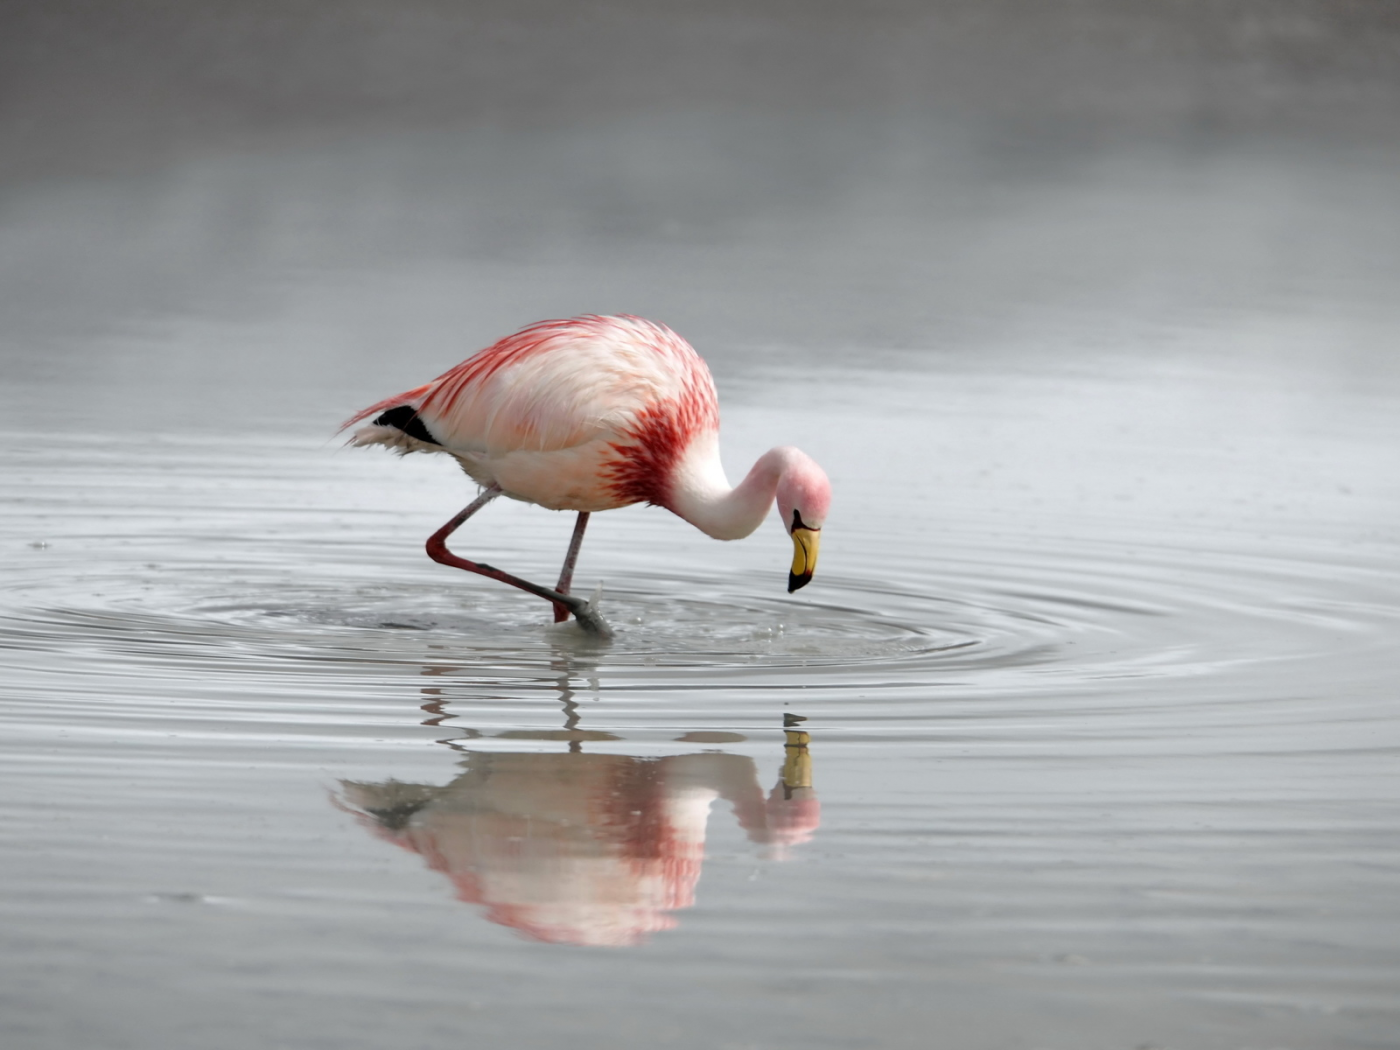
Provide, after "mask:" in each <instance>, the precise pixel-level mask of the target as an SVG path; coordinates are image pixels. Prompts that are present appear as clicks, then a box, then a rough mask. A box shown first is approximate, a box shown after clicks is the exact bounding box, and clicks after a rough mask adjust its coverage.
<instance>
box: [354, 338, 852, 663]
mask: <svg viewBox="0 0 1400 1050" xmlns="http://www.w3.org/2000/svg"><path fill="white" fill-rule="evenodd" d="M371 417H373V418H372V419H371ZM367 419H368V420H371V421H370V422H369V423H368V424H367V425H365V426H362V427H360V428H359V429H357V430H356V431H355V432H354V434H353V435H352V437H351V444H353V445H355V446H365V445H384V446H386V447H388V448H390V449H393V450H394V451H396V452H398V453H399V454H401V455H406V454H408V453H410V452H442V453H446V454H447V455H449V456H451V457H452V458H453V459H455V460H456V461H457V462H458V463H459V464H460V465H461V467H462V469H463V470H464V471H465V472H466V473H467V474H468V475H469V476H470V477H471V478H472V480H473V481H475V482H476V483H477V484H478V485H479V486H480V487H481V493H480V495H479V496H478V497H477V498H476V499H475V500H474V501H473V502H471V503H470V504H468V505H467V507H466V508H465V509H463V510H462V511H461V512H460V513H458V514H457V515H456V516H455V517H454V518H452V520H451V521H449V522H448V523H447V524H446V525H444V526H443V527H442V528H440V529H438V531H437V532H435V533H433V535H432V536H431V537H430V538H429V539H428V542H427V550H428V556H429V557H430V558H432V559H433V560H434V561H436V562H439V563H441V564H443V565H450V566H453V567H455V568H458V569H465V570H466V571H468V572H474V573H479V574H480V575H482V576H486V577H489V578H491V579H494V580H499V581H500V582H502V583H507V584H510V585H511V586H513V587H518V588H520V589H521V590H523V591H528V592H529V593H530V594H534V595H537V596H539V597H541V598H544V599H546V600H547V601H549V602H552V603H553V605H554V619H555V622H562V621H564V620H567V619H568V617H569V614H570V613H572V614H573V615H574V617H575V618H576V619H577V620H578V622H579V624H580V625H581V626H582V627H584V628H585V629H586V630H590V631H592V632H594V633H596V634H600V635H604V636H606V635H608V634H609V630H608V627H607V624H606V623H605V622H604V621H603V619H602V618H601V617H600V616H599V615H598V613H597V610H595V609H594V608H593V607H592V605H591V603H589V602H587V601H585V600H583V599H581V598H579V597H577V596H576V595H573V594H570V592H569V589H570V586H571V584H572V582H573V572H574V564H575V563H576V562H577V560H578V553H579V548H580V546H581V545H582V543H583V534H584V530H585V529H586V528H587V526H588V519H589V516H590V515H591V514H593V513H594V512H595V511H602V510H611V509H613V508H616V507H626V506H629V505H630V504H633V503H643V502H645V503H649V504H652V505H654V506H659V507H665V508H666V509H667V510H669V511H671V512H672V513H674V514H676V515H678V516H679V517H681V518H683V519H685V520H686V521H688V522H690V524H692V525H694V526H695V527H696V528H698V529H699V530H700V531H701V532H703V533H705V534H706V535H708V536H712V537H714V538H715V539H719V540H735V539H741V538H743V537H744V536H747V535H749V534H750V533H751V532H753V531H754V530H755V529H756V528H758V526H759V523H760V522H762V521H763V519H764V518H765V517H766V516H767V514H768V511H769V509H770V508H771V507H772V506H773V503H774V500H775V499H776V501H777V504H778V510H779V512H780V513H781V515H782V522H783V527H784V529H786V530H787V533H788V535H789V536H790V537H791V538H792V542H793V560H792V567H791V569H790V571H789V573H788V592H789V593H791V592H793V591H795V590H797V589H798V588H799V587H805V586H806V585H807V584H808V583H809V582H810V581H811V579H812V573H813V571H814V570H815V569H816V565H817V550H818V545H819V542H820V540H821V528H822V524H823V522H824V521H825V519H826V513H827V508H828V507H829V506H830V503H831V484H830V482H829V481H828V480H827V476H826V474H825V473H824V472H823V471H822V469H821V467H819V466H817V464H816V463H815V462H814V461H813V460H812V459H811V457H809V456H808V455H806V454H805V453H803V452H802V451H800V450H799V449H796V448H792V447H790V446H781V447H778V448H774V449H771V450H770V451H768V452H765V453H764V454H763V455H762V456H760V457H759V459H758V462H757V463H755V464H754V466H753V468H752V469H751V470H750V471H749V473H748V476H747V477H745V478H744V480H743V481H741V482H740V483H739V484H738V485H737V486H730V484H729V481H728V480H727V478H726V477H725V473H724V468H723V466H722V465H721V464H720V457H719V402H718V399H717V398H716V395H715V385H714V381H713V380H712V379H711V378H710V370H709V369H708V368H707V367H706V365H705V362H704V361H703V360H702V359H701V357H700V355H699V354H697V353H696V352H695V350H694V349H692V348H691V346H690V344H689V343H687V342H686V341H685V340H684V339H682V338H681V337H680V336H679V335H677V334H676V333H675V332H673V331H671V329H669V328H667V327H666V326H665V325H661V324H657V323H655V322H652V321H647V320H644V319H642V318H640V317H633V316H630V315H620V316H614V317H601V316H597V315H594V314H588V315H584V316H581V317H573V318H569V319H565V320H553V321H539V322H537V323H535V324H532V325H529V326H527V327H525V328H523V329H521V330H520V331H518V332H516V333H515V334H514V335H509V336H506V337H505V338H504V339H502V340H500V341H499V342H497V343H494V344H493V345H491V346H488V347H487V348H486V349H484V350H482V351H480V352H478V353H476V354H474V355H472V356H471V357H469V358H467V359H466V360H465V361H463V362H462V363H461V364H459V365H457V366H456V367H455V368H451V369H449V370H448V371H446V372H444V373H443V374H442V375H440V376H438V377H437V378H436V379H434V380H433V381H432V382H430V383H425V384H424V385H423V386H420V387H415V388H414V389H412V390H409V391H406V392H404V393H402V394H396V395H394V396H393V397H389V398H385V399H384V400H383V401H379V402H376V403H375V404H373V405H370V406H369V407H368V408H366V409H364V410H363V411H361V412H358V413H356V414H355V415H354V416H352V417H351V418H350V419H348V420H346V422H345V423H344V424H343V425H342V427H341V429H342V430H344V429H346V428H348V427H351V426H354V425H355V424H357V423H362V422H364V421H365V420H367ZM497 496H508V497H510V498H512V499H517V500H522V501H524V502H526V503H535V504H538V505H539V506H541V507H547V508H549V509H550V510H571V511H575V512H577V514H578V517H577V519H576V521H575V524H574V532H573V537H572V539H571V540H570V543H569V548H568V552H567V554H566V555H565V559H564V567H563V571H562V572H561V573H560V576H559V582H558V583H557V584H556V585H555V587H554V588H553V589H550V588H547V587H542V586H539V585H537V584H534V583H530V582H529V581H527V580H523V579H520V578H519V577H517V576H512V575H511V574H509V573H506V572H502V571H501V570H500V569H497V568H495V567H493V566H491V565H487V564H486V563H484V562H473V561H469V560H467V559H466V558H462V557H460V556H458V555H456V554H454V553H452V552H451V551H450V550H448V549H447V538H448V537H449V536H450V535H451V534H452V533H453V532H455V531H456V530H457V529H458V528H460V527H461V525H462V523H463V522H465V521H466V520H467V519H468V518H470V517H471V516H472V515H474V514H475V513H476V512H477V511H479V510H480V509H481V508H482V507H484V506H486V504H488V503H490V502H491V501H492V500H493V499H495V498H496V497H497Z"/></svg>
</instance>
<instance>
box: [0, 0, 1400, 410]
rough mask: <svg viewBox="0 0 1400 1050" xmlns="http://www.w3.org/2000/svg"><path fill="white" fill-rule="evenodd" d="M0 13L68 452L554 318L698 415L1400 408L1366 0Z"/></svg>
mask: <svg viewBox="0 0 1400 1050" xmlns="http://www.w3.org/2000/svg"><path fill="white" fill-rule="evenodd" d="M0 23H2V24H3V25H4V26H5V31H4V32H3V33H0V297H3V302H4V307H3V317H4V320H3V322H0V368H3V371H4V375H5V380H6V382H5V384H4V387H5V393H6V395H7V400H9V401H10V402H11V405H10V408H9V411H10V412H11V414H12V416H13V414H14V412H16V411H19V408H18V406H19V405H20V404H23V403H26V402H27V401H29V400H32V399H33V398H34V397H36V396H40V395H39V394H38V390H39V389H40V388H47V386H48V385H49V384H52V383H55V382H59V383H61V384H63V386H64V387H65V388H66V389H67V391H68V396H67V404H66V405H65V413H66V416H65V418H66V420H67V424H68V425H70V426H71V425H80V424H82V425H89V426H95V427H98V426H105V425H107V424H109V423H111V422H113V421H114V420H116V419H118V418H127V419H129V418H131V417H133V416H138V417H144V418H146V419H147V420H150V421H159V425H160V426H169V427H172V428H176V429H178V428H181V427H192V426H201V425H210V424H211V423H215V422H216V423H218V424H219V425H221V426H227V425H229V424H230V423H231V422H232V421H235V420H239V419H243V420H259V419H276V420H277V421H278V423H279V425H283V426H286V425H290V424H291V423H292V421H293V420H294V419H295V420H305V422H306V424H307V429H308V430H309V431H313V432H316V433H325V432H326V431H327V428H333V427H334V426H335V424H337V423H338V422H339V420H340V419H341V418H343V417H344V416H345V415H347V414H348V413H349V411H350V410H353V409H354V408H357V407H359V405H360V404H361V403H363V402H364V401H365V400H366V399H367V396H368V399H369V400H373V399H376V398H378V397H379V396H382V393H383V391H384V390H386V389H389V390H393V389H400V388H402V387H404V386H406V385H411V384H412V383H416V382H419V381H421V380H422V379H423V378H425V377H426V376H428V375H433V374H436V373H437V372H438V371H440V370H441V369H442V368H445V367H447V366H448V365H450V364H452V363H455V362H456V361H457V360H459V359H460V358H461V357H463V356H466V354H467V353H469V352H471V351H473V350H475V349H477V348H479V347H481V346H483V345H486V344H487V343H489V342H491V341H493V340H494V339H496V338H498V337H499V336H500V335H502V334H504V333H506V332H509V331H512V330H514V329H515V328H517V327H519V326H521V325H523V324H526V323H528V322H530V321H533V320H536V319H538V318H541V317H549V316H564V315H569V314H573V313H579V312H602V313H607V312H631V313H638V314H642V315H646V316H652V317H655V318H656V319H659V320H662V321H665V322H666V323H668V324H670V325H671V326H672V327H674V328H676V329H677V330H678V331H680V332H681V333H682V334H684V335H685V336H687V338H689V339H690V340H691V341H692V342H693V343H694V344H695V345H696V346H697V347H698V348H699V349H700V350H701V352H702V353H703V354H704V355H705V356H706V357H707V358H708V359H710V361H711V363H712V366H713V367H714V369H715V371H716V375H717V378H718V380H719V382H720V385H721V392H722V393H723V394H725V395H726V396H727V397H730V398H734V397H742V396H743V392H742V385H743V384H742V379H743V377H744V376H746V375H750V374H753V373H754V370H755V369H759V368H761V367H762V366H763V365H764V364H765V363H766V364H768V365H771V366H772V367H773V368H775V369H778V370H779V371H780V370H781V369H782V368H783V367H786V362H788V361H789V360H791V359H793V358H794V356H795V357H796V358H797V359H798V360H799V361H800V362H801V364H802V366H803V367H806V368H833V369H840V368H843V367H855V368H857V369H863V368H869V367H878V366H881V365H883V364H892V365H893V366H896V367H910V366H914V367H918V366H919V364H920V363H921V362H927V361H932V360H935V359H937V360H939V361H940V363H941V366H943V367H952V365H951V364H950V362H967V363H975V364H976V365H977V367H990V368H993V369H995V368H997V367H1001V364H1005V363H1008V362H1017V361H1021V362H1025V361H1027V360H1028V359H1034V360H1036V361H1038V362H1040V364H1041V365H1044V364H1045V363H1047V362H1052V361H1053V362H1073V361H1086V362H1088V363H1087V365H1086V367H1090V368H1096V367H1099V366H1098V365H1097V364H1095V363H1094V362H1096V361H1098V360H1100V359H1101V358H1102V357H1103V356H1104V355H1108V356H1110V357H1114V358H1121V357H1123V356H1124V355H1136V356H1138V357H1140V358H1142V359H1143V360H1144V361H1148V362H1150V361H1152V360H1156V359H1161V358H1162V357H1163V356H1164V355H1165V356H1169V357H1174V358H1177V359H1180V360H1187V361H1191V360H1196V359H1198V358H1199V359H1203V360H1205V361H1206V362H1208V364H1207V366H1206V367H1217V365H1218V363H1219V361H1220V360H1221V359H1222V358H1223V357H1241V356H1243V357H1244V358H1247V359H1253V358H1259V357H1261V356H1262V357H1263V358H1265V359H1267V358H1270V357H1275V356H1277V357H1278V358H1279V359H1280V360H1284V359H1287V360H1290V361H1293V362H1294V363H1293V364H1289V365H1288V366H1287V367H1288V368H1289V369H1294V368H1295V367H1296V361H1297V359H1300V358H1301V359H1306V360H1308V361H1309V362H1311V364H1310V365H1309V366H1308V367H1307V368H1306V369H1305V370H1304V371H1305V372H1306V374H1307V376H1308V378H1307V380H1306V382H1307V383H1313V382H1317V381H1322V382H1325V383H1339V384H1341V385H1343V386H1345V387H1347V388H1349V389H1351V390H1355V389H1357V388H1363V389H1364V388H1368V387H1370V386H1372V385H1374V384H1376V383H1378V382H1381V383H1384V384H1386V385H1388V384H1390V383H1391V382H1392V381H1393V378H1394V365H1393V360H1394V355H1393V354H1392V353H1391V352H1390V346H1391V345H1393V339H1394V333H1395V332H1396V330H1397V307H1396V306H1395V305H1394V298H1395V297H1394V296H1393V294H1392V290H1393V287H1395V283H1396V280H1397V278H1400V189H1397V187H1400V182H1397V178H1396V176H1397V174H1400V138H1397V134H1396V133H1397V131H1400V11H1397V9H1396V8H1395V7H1394V6H1393V5H1389V4H1384V3H1365V2H1307V0H1293V2H1276V0H1269V2H1227V3H1221V2H1204V0H1200V2H1194V0H1189V2H1188V0H1184V2H1151V3H1120V2H1066V0H1056V2H1035V3H1030V2H983V0H979V2H966V3H963V2H940V3H900V2H888V3H880V2H876V3H861V4H848V3H821V2H815V3H814V2H804V3H761V4H751V3H702V4H691V3H687V4H682V3H627V2H621V3H592V4H573V3H547V2H530V0H525V2H516V0H513V2H510V3H470V4H465V3H447V2H425V0H408V2H394V3H387V2H383V3H380V2H346V3H340V2H337V3H329V2H314V0H311V2H308V0H288V2H277V3H268V2H260V0H250V2H239V3H195V4H181V3H156V2H150V3H133V2H122V3H75V2H56V3H6V4H4V5H0ZM1211 362H1214V363H1211ZM1258 363H1259V362H1258V361H1255V362H1254V364H1258ZM957 367H962V365H957ZM1037 367H1039V366H1037ZM1250 367H1251V368H1253V367H1254V365H1250ZM1319 377H1321V378H1319ZM765 383H766V381H765ZM35 384H38V386H36V385H35ZM196 389H197V390H198V394H195V393H194V392H193V391H195V390H196ZM44 396H47V395H44Z"/></svg>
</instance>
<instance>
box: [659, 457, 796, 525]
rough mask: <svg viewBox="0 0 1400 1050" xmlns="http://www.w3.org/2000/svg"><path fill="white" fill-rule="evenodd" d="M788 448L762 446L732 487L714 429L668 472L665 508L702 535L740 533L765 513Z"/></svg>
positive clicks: (768, 507) (770, 505) (780, 473)
mask: <svg viewBox="0 0 1400 1050" xmlns="http://www.w3.org/2000/svg"><path fill="white" fill-rule="evenodd" d="M790 451H791V450H789V449H785V448H775V449H770V450H769V451H767V452H765V453H764V454H763V455H762V456H760V457H759V458H758V462H757V463H755V464H754V465H753V469H752V470H750V471H749V473H748V476H747V477H746V478H744V480H743V481H741V482H740V483H739V484H738V485H737V486H735V487H733V488H731V487H730V485H729V480H728V478H726V477H725V474H724V467H723V466H721V465H720V461H719V441H718V435H715V436H714V437H713V438H709V439H702V440H701V441H697V442H696V443H695V445H692V446H691V448H690V449H689V450H688V452H687V455H686V457H685V459H684V460H683V461H682V462H681V463H680V464H679V465H678V467H677V469H676V471H675V473H674V474H673V475H672V479H671V498H670V501H669V502H668V503H667V508H668V509H669V510H671V511H673V512H674V513H676V514H678V515H680V516H681V517H682V518H684V519H685V520H686V521H688V522H690V523H691V524H692V525H694V526H695V527H696V528H697V529H699V530H700V531H701V532H703V533H705V535H707V536H712V537H714V538H715V539H717V540H738V539H743V538H744V537H745V536H747V535H748V534H749V533H751V532H753V530H754V529H756V528H758V526H759V525H760V524H761V523H762V522H763V519H764V518H766V517H767V516H768V511H769V509H770V508H771V507H772V506H773V497H774V495H775V494H776V493H777V491H778V480H779V479H780V478H781V477H782V475H783V472H784V471H785V470H786V469H787V465H788V458H789V453H790Z"/></svg>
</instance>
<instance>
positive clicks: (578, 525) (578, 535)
mask: <svg viewBox="0 0 1400 1050" xmlns="http://www.w3.org/2000/svg"><path fill="white" fill-rule="evenodd" d="M586 528H588V511H586V510H581V511H579V514H578V520H576V521H575V522H574V536H573V539H571V540H569V553H568V554H566V555H565V556H564V568H563V569H561V570H560V572H559V584H558V586H556V587H555V588H554V589H555V590H556V591H558V592H559V593H560V594H568V593H569V587H570V586H571V585H572V584H573V582H574V563H575V562H577V561H578V551H579V548H580V547H582V546H583V530H584V529H586ZM568 618H569V611H568V610H567V609H565V608H564V607H563V606H562V605H559V604H558V603H557V602H556V603H555V605H554V622H555V623H563V622H564V621H565V620H567V619H568Z"/></svg>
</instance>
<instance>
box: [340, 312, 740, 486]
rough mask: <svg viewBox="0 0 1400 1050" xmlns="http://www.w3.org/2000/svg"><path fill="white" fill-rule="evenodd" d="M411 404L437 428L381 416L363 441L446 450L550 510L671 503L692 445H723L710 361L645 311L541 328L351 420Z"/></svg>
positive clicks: (474, 471) (484, 479)
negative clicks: (416, 429)
mask: <svg viewBox="0 0 1400 1050" xmlns="http://www.w3.org/2000/svg"><path fill="white" fill-rule="evenodd" d="M403 408H408V409H411V410H412V414H413V416H414V417H416V420H417V422H418V423H419V424H420V425H421V429H422V430H426V431H427V434H426V435H421V434H420V436H414V434H413V433H412V432H410V431H408V430H407V429H405V428H402V427H400V426H398V425H395V423H394V422H392V421H390V420H384V421H382V422H381V420H380V419H376V420H375V421H374V422H373V423H371V424H370V425H369V426H366V427H362V428H361V429H359V430H357V431H356V432H355V435H354V444H356V445H372V444H382V445H388V446H390V447H392V448H396V449H399V450H401V451H404V452H426V451H431V452H446V453H447V454H449V455H451V456H453V457H454V458H455V459H456V460H457V461H458V462H459V463H460V464H461V465H462V469H463V470H465V471H466V472H467V473H468V474H469V475H471V477H472V478H473V479H474V480H475V481H476V482H477V483H478V484H480V485H482V486H490V485H493V484H494V485H499V486H500V488H501V491H502V494H503V495H506V496H510V497H512V498H514V499H519V500H524V501H525V502H527V503H537V504H539V505H540V506H542V507H548V508H549V509H550V510H574V511H599V510H613V509H615V508H617V507H625V506H628V505H629V504H632V503H642V502H645V503H653V504H656V505H658V506H662V507H666V506H669V505H670V503H671V495H672V493H671V480H672V479H673V477H674V475H675V473H676V470H677V467H678V466H679V464H680V461H681V460H682V459H683V458H684V457H685V455H686V453H687V452H689V451H691V449H692V448H694V449H695V451H697V452H702V451H708V450H709V449H710V448H711V447H712V446H713V448H714V449H715V451H716V452H717V450H718V445H717V443H716V442H715V441H714V440H713V439H714V438H715V437H716V436H717V435H718V433H719V404H718V401H717V399H716V397H715V385H714V381H713V380H712V379H711V378H710V370H709V369H708V368H707V367H706V366H705V362H704V361H703V360H701V358H700V355H699V354H697V353H696V352H695V351H694V350H693V349H691V347H690V344H689V343H687V342H686V341H685V340H683V339H681V338H680V336H678V335H676V334H675V333H674V332H672V331H671V330H670V329H669V328H666V327H663V326H662V325H658V324H653V323H652V322H650V321H644V320H642V319H640V318H634V317H579V318H574V319H571V320H568V321H542V322H540V323H538V324H534V325H531V326H530V327H528V328H526V329H524V330H522V331H520V332H517V333H515V334H514V335H511V336H507V337H506V338H505V339H502V340H501V341H500V342H498V343H496V344H495V345H493V346H490V347H487V348H486V349H485V350H483V351H481V352H480V353H478V354H475V355H474V356H472V357H469V358H467V360H465V361H463V362H462V363H461V364H459V365H457V366H456V367H455V368H452V369H450V370H449V371H447V372H444V373H443V374H442V375H440V376H438V378H437V379H434V380H433V381H432V382H431V383H427V384H425V385H424V386H421V387H418V388H416V389H414V390H409V391H406V392H405V393H402V394H398V395H396V396H395V397H391V398H387V399H385V400H384V401H381V402H379V403H378V404H376V405H371V406H370V407H369V408H367V409H365V410H364V411H363V412H361V413H359V414H358V415H357V416H356V417H355V418H354V419H352V420H350V423H351V424H353V423H356V422H359V421H361V420H363V419H367V418H368V417H370V416H372V415H376V414H384V413H389V412H395V411H396V410H401V409H403ZM392 418H393V419H399V420H402V419H404V418H405V414H404V413H403V412H402V411H398V414H397V415H396V416H394V417H392ZM425 437H430V438H431V439H432V440H431V442H430V441H428V440H424V438H425ZM707 439H710V440H707Z"/></svg>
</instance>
